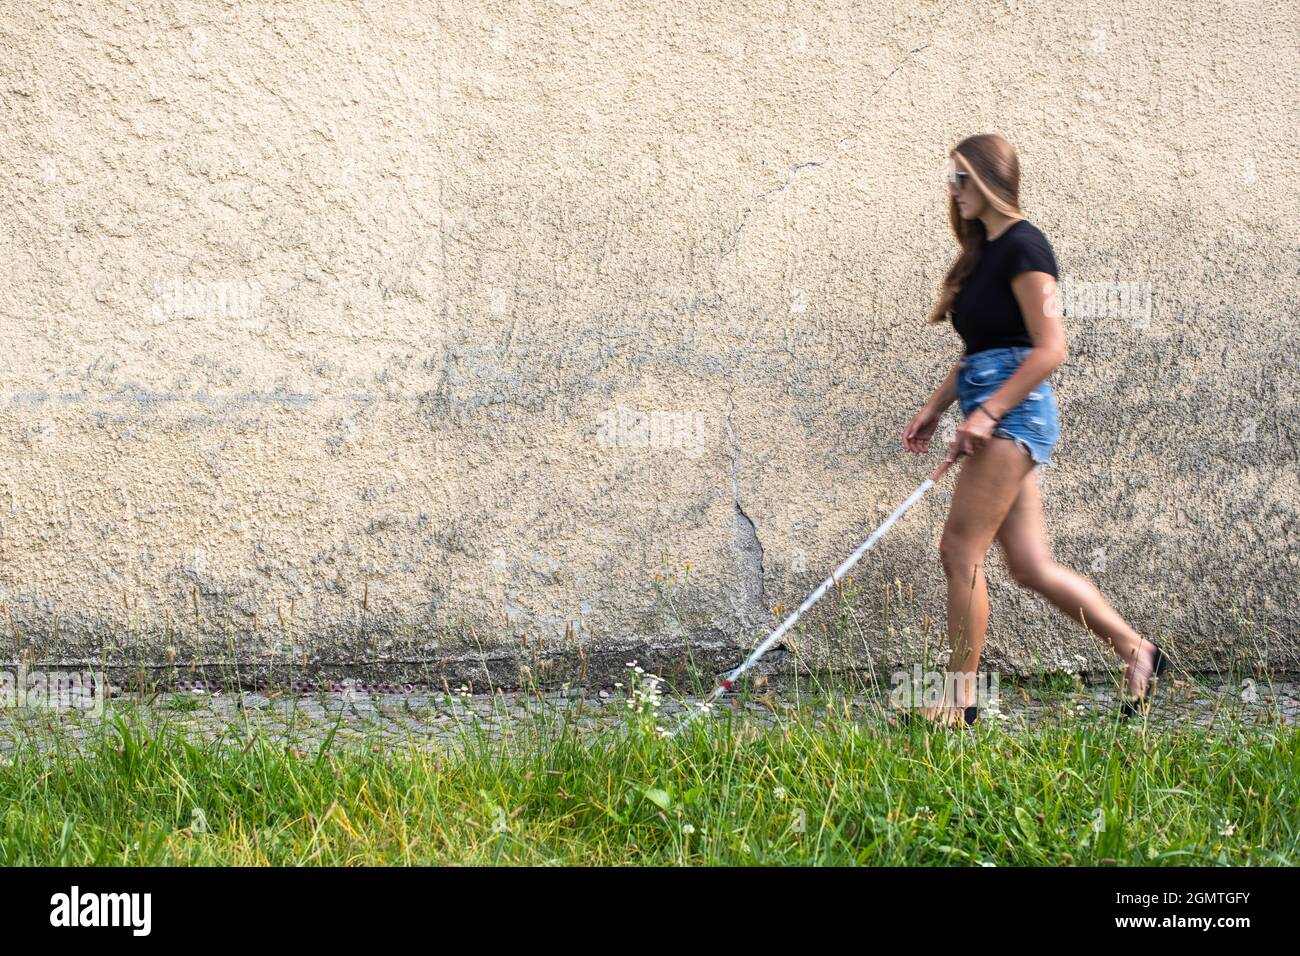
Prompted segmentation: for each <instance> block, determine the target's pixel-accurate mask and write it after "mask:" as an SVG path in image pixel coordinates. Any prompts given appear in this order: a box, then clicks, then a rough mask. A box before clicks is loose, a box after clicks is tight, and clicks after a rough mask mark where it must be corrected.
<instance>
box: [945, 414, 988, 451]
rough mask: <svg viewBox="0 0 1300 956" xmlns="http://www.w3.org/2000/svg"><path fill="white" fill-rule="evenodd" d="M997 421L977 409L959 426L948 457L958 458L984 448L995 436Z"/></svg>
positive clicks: (949, 448)
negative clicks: (994, 430)
mask: <svg viewBox="0 0 1300 956" xmlns="http://www.w3.org/2000/svg"><path fill="white" fill-rule="evenodd" d="M995 427H996V423H995V422H994V421H993V419H992V418H991V417H990V416H988V415H986V414H984V413H983V412H982V411H980V410H978V409H976V410H975V411H973V412H971V413H970V415H969V416H967V418H966V420H965V421H963V422H962V423H961V424H960V425H958V426H957V431H956V433H955V434H954V435H953V440H952V444H951V445H950V446H949V447H948V457H949V458H951V459H954V460H956V459H957V458H960V457H961V456H962V455H973V454H975V453H976V452H977V451H979V450H980V449H981V448H983V447H984V446H985V445H986V444H987V443H988V440H989V439H990V438H992V437H993V429H994V428H995Z"/></svg>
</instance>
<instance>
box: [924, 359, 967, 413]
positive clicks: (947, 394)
mask: <svg viewBox="0 0 1300 956" xmlns="http://www.w3.org/2000/svg"><path fill="white" fill-rule="evenodd" d="M959 364H960V363H957V362H954V363H953V366H952V368H951V369H949V370H948V375H947V377H946V378H945V379H944V380H943V383H942V384H940V386H939V387H938V388H936V389H935V390H934V394H933V395H931V396H930V398H929V400H928V401H927V402H926V403H925V404H926V407H928V408H930V409H932V410H933V411H934V413H935V414H936V415H942V414H943V413H944V412H946V411H947V410H948V406H950V405H951V404H952V403H953V402H955V401H957V368H958V365H959Z"/></svg>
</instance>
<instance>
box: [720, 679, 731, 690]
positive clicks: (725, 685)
mask: <svg viewBox="0 0 1300 956" xmlns="http://www.w3.org/2000/svg"><path fill="white" fill-rule="evenodd" d="M730 687H731V681H729V680H724V681H723V682H722V689H723V690H727V689H728V688H730Z"/></svg>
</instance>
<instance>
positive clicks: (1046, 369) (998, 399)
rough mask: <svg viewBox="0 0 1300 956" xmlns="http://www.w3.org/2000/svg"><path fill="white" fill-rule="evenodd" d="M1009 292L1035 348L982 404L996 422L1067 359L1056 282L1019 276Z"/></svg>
mask: <svg viewBox="0 0 1300 956" xmlns="http://www.w3.org/2000/svg"><path fill="white" fill-rule="evenodd" d="M1011 291H1012V292H1014V293H1015V296H1016V301H1017V302H1019V303H1020V311H1021V313H1022V314H1023V315H1024V317H1025V328H1026V329H1028V331H1029V337H1030V338H1031V339H1033V342H1034V347H1033V349H1032V350H1031V351H1030V353H1029V354H1028V355H1027V356H1025V360H1024V362H1022V363H1021V365H1020V367H1019V368H1018V369H1016V371H1015V374H1013V375H1012V376H1011V377H1010V378H1009V379H1007V380H1006V382H1004V383H1003V385H1002V387H1001V388H1000V389H998V390H997V391H996V392H995V393H994V394H993V395H992V396H991V397H990V398H989V399H988V400H986V401H985V402H984V407H985V408H987V409H988V410H989V412H991V413H992V414H993V415H995V416H997V417H998V418H1001V417H1002V416H1003V415H1005V414H1006V413H1007V412H1008V411H1010V410H1011V409H1013V408H1015V407H1016V406H1017V405H1019V404H1020V403H1021V402H1023V401H1024V400H1025V397H1026V396H1027V395H1028V394H1029V393H1030V392H1032V391H1033V390H1034V389H1036V388H1037V387H1038V386H1039V385H1040V384H1042V382H1043V381H1044V380H1045V379H1046V378H1047V376H1049V375H1051V374H1052V372H1054V371H1056V369H1057V368H1058V367H1059V366H1060V364H1061V363H1062V362H1064V361H1065V357H1066V348H1065V325H1064V323H1062V321H1061V308H1060V304H1059V302H1058V300H1057V297H1056V280H1055V279H1053V278H1052V277H1051V276H1050V275H1048V274H1047V273H1046V272H1022V273H1020V274H1019V275H1017V276H1016V277H1015V278H1013V279H1012V280H1011ZM935 394H936V395H937V394H938V393H937V392H936V393H935ZM944 407H945V408H946V407H947V406H946V405H945V406H944Z"/></svg>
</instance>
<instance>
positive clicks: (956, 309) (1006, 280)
mask: <svg viewBox="0 0 1300 956" xmlns="http://www.w3.org/2000/svg"><path fill="white" fill-rule="evenodd" d="M1021 272H1046V273H1047V274H1048V275H1050V276H1051V277H1052V278H1053V279H1056V278H1059V276H1058V275H1057V274H1056V256H1055V254H1054V253H1053V252H1052V244H1051V243H1049V242H1048V241H1047V237H1046V236H1044V235H1043V234H1042V232H1041V231H1040V230H1039V228H1038V227H1037V226H1035V225H1034V224H1033V223H1031V222H1029V221H1028V220H1027V219H1017V220H1016V221H1015V222H1013V223H1012V224H1011V225H1010V226H1008V227H1007V228H1006V229H1004V230H1003V231H1002V234H1001V235H1000V236H998V237H997V238H996V239H993V240H989V239H985V240H984V244H983V245H982V246H981V248H980V257H979V261H978V262H977V263H976V264H975V271H974V272H972V273H971V276H970V278H969V279H967V280H966V283H965V284H964V285H963V286H962V287H961V291H960V292H958V293H957V299H956V301H954V302H953V307H952V324H953V328H955V329H956V330H957V334H958V335H960V336H961V338H962V341H963V342H965V343H966V354H967V355H973V354H974V353H975V352H983V351H985V350H986V349H996V348H1003V347H1004V346H1011V345H1023V346H1026V347H1028V348H1032V347H1033V345H1034V340H1033V339H1032V338H1030V336H1029V330H1028V329H1026V328H1025V317H1024V315H1022V314H1021V312H1020V303H1019V302H1017V301H1016V296H1015V293H1014V292H1012V291H1011V279H1012V278H1013V277H1014V276H1016V275H1018V274H1019V273H1021Z"/></svg>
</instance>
